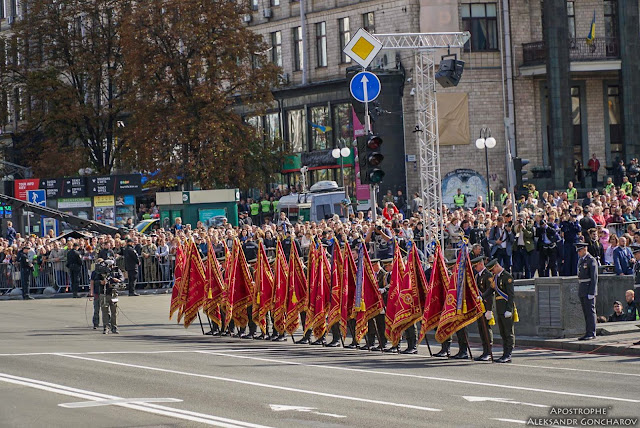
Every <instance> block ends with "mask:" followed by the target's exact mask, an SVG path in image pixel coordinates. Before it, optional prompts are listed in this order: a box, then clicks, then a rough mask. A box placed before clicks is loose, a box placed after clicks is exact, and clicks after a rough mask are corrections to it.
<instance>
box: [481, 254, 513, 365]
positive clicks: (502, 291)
mask: <svg viewBox="0 0 640 428" xmlns="http://www.w3.org/2000/svg"><path fill="white" fill-rule="evenodd" d="M496 264H497V261H496V260H492V261H490V262H489V263H488V264H487V268H488V269H491V268H492V267H493V266H495V265H496ZM493 282H494V284H495V287H496V288H495V293H496V312H497V315H498V316H497V319H498V327H499V328H500V336H501V337H502V348H503V351H504V353H503V355H502V357H501V358H500V359H499V360H497V362H499V363H507V362H511V353H512V352H513V347H514V346H515V342H516V335H515V331H514V328H513V323H514V316H515V302H514V299H515V289H514V287H513V277H512V276H511V274H510V273H509V272H507V271H506V270H504V269H502V271H500V272H499V273H498V274H496V275H495V276H494V277H493Z"/></svg>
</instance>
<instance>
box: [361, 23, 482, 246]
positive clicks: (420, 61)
mask: <svg viewBox="0 0 640 428" xmlns="http://www.w3.org/2000/svg"><path fill="white" fill-rule="evenodd" d="M374 36H375V37H376V38H377V39H378V40H380V42H381V43H382V49H383V50H413V51H414V59H415V73H414V76H413V79H414V81H415V90H416V91H415V103H416V108H415V110H416V124H417V125H416V135H417V138H418V158H419V159H420V164H419V165H418V170H419V173H420V196H421V197H422V205H423V209H424V213H425V214H424V219H423V221H424V230H425V249H427V248H430V244H431V245H433V244H434V243H435V242H436V241H439V242H440V243H441V244H443V239H444V210H443V209H442V207H443V201H442V185H441V174H440V144H439V139H438V109H437V107H438V103H437V101H436V79H435V73H436V69H435V65H436V58H435V51H436V50H437V49H461V48H463V47H464V44H465V43H466V42H467V41H468V40H469V38H470V37H471V34H470V33H469V32H457V33H397V34H374Z"/></svg>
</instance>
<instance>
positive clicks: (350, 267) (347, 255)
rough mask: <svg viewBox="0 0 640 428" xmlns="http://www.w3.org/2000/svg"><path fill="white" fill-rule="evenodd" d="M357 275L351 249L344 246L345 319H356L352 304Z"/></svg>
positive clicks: (354, 297)
mask: <svg viewBox="0 0 640 428" xmlns="http://www.w3.org/2000/svg"><path fill="white" fill-rule="evenodd" d="M357 274H358V268H357V267H356V262H355V260H354V259H353V254H351V248H349V246H348V245H345V249H344V280H343V281H344V286H345V288H346V293H347V318H348V319H352V318H355V317H356V313H355V311H354V307H353V306H354V304H355V300H356V276H357Z"/></svg>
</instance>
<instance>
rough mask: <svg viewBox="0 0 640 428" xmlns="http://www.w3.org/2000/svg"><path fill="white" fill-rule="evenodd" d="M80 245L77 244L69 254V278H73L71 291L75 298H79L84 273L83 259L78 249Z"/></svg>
mask: <svg viewBox="0 0 640 428" xmlns="http://www.w3.org/2000/svg"><path fill="white" fill-rule="evenodd" d="M79 248H80V244H78V243H77V242H75V243H74V244H73V248H71V249H70V250H69V251H68V252H67V269H69V276H70V277H71V291H72V292H73V298H74V299H77V298H78V287H79V286H80V272H81V271H82V258H81V257H80V253H79V252H78V249H79Z"/></svg>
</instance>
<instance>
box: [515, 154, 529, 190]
mask: <svg viewBox="0 0 640 428" xmlns="http://www.w3.org/2000/svg"><path fill="white" fill-rule="evenodd" d="M529 162H530V161H529V159H522V158H517V157H516V158H513V169H514V170H515V172H516V187H517V188H518V190H521V189H522V188H523V187H524V183H525V182H526V181H529V179H528V178H527V177H525V175H527V171H525V170H523V169H522V167H524V166H526V165H527V164H528V163H529Z"/></svg>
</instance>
